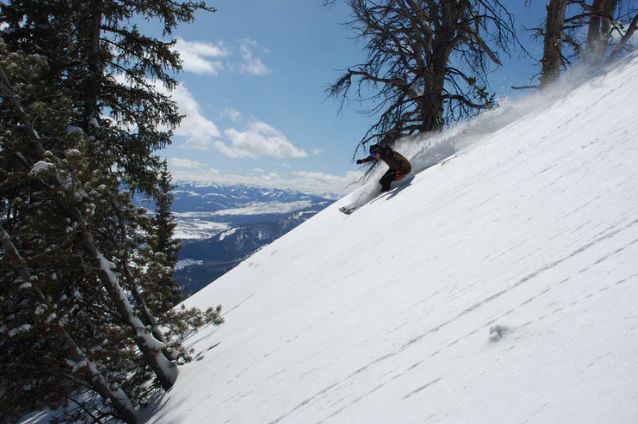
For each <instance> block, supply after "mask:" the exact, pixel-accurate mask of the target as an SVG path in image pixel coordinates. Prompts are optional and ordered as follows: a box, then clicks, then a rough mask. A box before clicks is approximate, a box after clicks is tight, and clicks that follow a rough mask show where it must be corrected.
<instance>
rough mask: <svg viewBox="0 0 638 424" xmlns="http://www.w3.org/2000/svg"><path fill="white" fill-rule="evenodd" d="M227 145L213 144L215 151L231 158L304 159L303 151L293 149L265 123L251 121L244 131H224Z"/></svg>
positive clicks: (305, 155)
mask: <svg viewBox="0 0 638 424" xmlns="http://www.w3.org/2000/svg"><path fill="white" fill-rule="evenodd" d="M224 135H225V136H226V137H227V138H228V140H229V144H227V143H224V142H222V141H216V142H215V143H214V146H215V149H217V151H219V152H220V153H223V154H224V155H226V156H228V157H231V158H251V159H257V158H260V157H262V156H270V157H275V158H280V159H283V158H305V157H307V156H308V153H306V152H305V151H304V150H303V149H299V148H297V147H295V146H294V145H293V144H292V143H291V142H290V141H288V139H287V138H286V136H285V135H284V134H283V133H282V132H281V131H279V130H277V129H276V128H273V127H271V126H270V125H268V124H266V123H265V122H259V121H253V122H250V123H249V124H248V128H246V130H245V131H238V130H236V129H234V128H231V129H228V130H226V131H224Z"/></svg>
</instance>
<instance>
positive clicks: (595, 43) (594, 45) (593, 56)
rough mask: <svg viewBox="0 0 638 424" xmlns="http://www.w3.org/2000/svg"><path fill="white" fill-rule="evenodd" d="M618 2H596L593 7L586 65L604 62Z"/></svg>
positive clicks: (588, 33)
mask: <svg viewBox="0 0 638 424" xmlns="http://www.w3.org/2000/svg"><path fill="white" fill-rule="evenodd" d="M617 6H618V0H594V2H593V3H592V5H591V12H590V17H589V25H588V27H587V44H586V48H585V51H584V61H585V63H588V64H591V65H595V64H598V63H600V62H602V60H603V58H604V56H605V53H606V51H607V47H608V46H609V41H610V39H611V32H612V28H613V25H612V23H613V14H614V11H615V10H616V7H617Z"/></svg>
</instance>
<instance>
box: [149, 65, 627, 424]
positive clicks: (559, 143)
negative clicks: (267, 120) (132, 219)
mask: <svg viewBox="0 0 638 424" xmlns="http://www.w3.org/2000/svg"><path fill="white" fill-rule="evenodd" d="M636 93H638V60H636V59H634V60H632V61H626V62H625V63H623V64H622V65H621V66H619V67H618V69H616V70H613V71H610V72H608V73H606V74H604V75H601V76H598V77H596V78H594V79H592V80H591V81H589V82H586V83H584V84H581V85H579V86H575V87H571V88H570V89H568V90H565V91H562V92H560V91H558V92H556V93H554V95H553V97H552V96H548V97H534V98H532V99H530V100H529V101H527V102H522V103H518V104H517V105H510V106H509V107H506V108H504V109H501V110H500V111H495V112H494V113H492V114H488V115H485V116H483V117H480V118H479V119H478V120H477V121H474V122H472V123H469V124H468V125H466V126H463V127H459V128H456V129H453V130H451V131H449V132H446V133H444V134H441V135H439V136H437V137H436V138H437V140H447V142H449V143H452V144H454V145H455V146H459V147H460V146H463V145H465V148H464V149H461V150H460V151H458V152H457V153H456V155H455V156H453V157H451V158H449V160H447V161H445V162H443V163H442V164H440V165H436V166H432V167H429V168H428V169H426V170H425V171H422V172H420V173H418V174H417V175H416V178H415V179H414V180H413V181H412V182H411V184H409V185H407V186H405V187H404V188H402V189H401V190H396V191H394V192H392V193H390V194H388V195H384V196H380V197H377V198H376V199H374V200H372V201H371V202H369V203H368V204H366V205H365V206H363V207H362V208H361V209H359V210H357V211H356V212H355V213H354V214H353V215H350V216H345V215H343V214H341V213H340V212H339V211H338V208H339V207H340V206H342V205H346V204H349V203H351V202H353V201H354V200H355V198H356V197H360V196H362V195H363V194H364V192H365V191H366V190H369V189H368V187H363V188H362V189H360V190H359V191H358V192H355V193H353V194H351V195H349V196H347V197H346V198H344V199H342V200H340V201H338V202H336V203H335V204H334V205H332V206H330V207H328V208H326V209H325V210H323V211H322V212H320V213H319V214H317V215H316V216H315V217H313V218H312V219H310V220H308V221H306V222H305V223H303V224H302V225H300V226H299V227H297V228H296V229H294V230H293V231H291V232H289V233H288V234H286V235H285V236H283V237H282V238H280V239H278V240H277V241H275V242H273V243H272V244H270V245H269V246H267V247H266V248H264V249H261V250H259V251H258V252H257V253H256V254H255V255H253V256H252V257H251V258H249V259H248V260H246V261H244V262H243V263H242V264H241V265H239V266H237V267H236V268H234V269H233V270H232V271H231V272H229V273H227V274H226V275H224V276H223V277H222V278H220V279H219V280H217V281H216V282H215V284H211V285H209V286H208V287H206V288H205V289H203V290H202V291H200V292H199V293H197V294H196V295H194V296H193V297H191V298H190V299H188V300H187V301H186V304H187V305H192V306H200V307H208V306H214V305H217V304H219V303H221V304H223V306H224V308H225V311H226V313H225V319H226V323H225V324H224V325H223V326H222V327H220V328H214V329H213V328H207V329H204V330H202V331H200V332H199V333H198V334H196V335H194V336H193V337H192V338H191V339H190V340H189V341H188V344H189V345H190V346H191V347H192V348H193V349H194V351H195V355H196V360H195V361H193V362H192V363H190V364H188V365H186V366H184V367H182V368H181V371H180V376H179V379H178V381H177V384H176V385H175V387H173V389H171V391H170V392H168V393H166V394H165V395H164V397H163V398H162V399H160V400H159V401H158V403H157V404H156V405H155V406H154V407H153V408H150V409H149V410H148V411H147V413H148V415H149V419H148V422H149V423H162V424H163V423H194V424H197V423H210V422H219V423H345V422H349V423H475V424H481V423H525V422H528V423H549V422H552V423H553V422H556V423H562V424H569V423H574V424H576V423H579V424H582V423H592V424H593V423H615V424H633V423H636V422H638V384H636V376H638V361H637V360H636V355H637V354H638V312H637V311H638V309H637V308H636V299H637V298H638V260H637V258H638V166H637V165H636V164H637V163H638V142H637V140H638V120H637V119H636V112H637V110H638V105H637V104H636V98H635V96H636ZM430 142H431V140H430ZM424 143H426V142H421V143H420V142H418V141H413V142H412V146H414V149H416V150H414V149H413V150H410V149H409V148H408V147H406V146H407V145H406V146H403V149H404V150H403V152H404V153H406V154H410V153H412V156H411V157H412V158H413V159H414V161H415V162H419V157H418V154H419V152H420V151H425V150H426V149H425V147H424V146H425V144H424Z"/></svg>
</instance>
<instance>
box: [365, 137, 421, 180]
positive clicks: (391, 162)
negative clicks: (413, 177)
mask: <svg viewBox="0 0 638 424" xmlns="http://www.w3.org/2000/svg"><path fill="white" fill-rule="evenodd" d="M379 160H382V161H384V162H385V163H386V164H388V166H389V167H390V169H389V170H388V172H386V173H385V174H384V175H383V177H381V179H380V180H379V184H381V191H382V192H384V191H388V190H390V184H391V183H392V182H393V181H399V180H400V179H401V178H403V177H404V176H406V175H407V174H409V173H410V171H411V170H412V166H411V165H410V161H409V160H407V159H406V158H405V157H404V156H403V155H401V154H399V153H397V152H395V151H394V150H392V149H391V148H389V147H388V146H383V145H381V144H373V145H372V146H370V156H368V157H367V158H365V159H357V165H361V164H363V163H368V162H373V161H374V162H378V161H379Z"/></svg>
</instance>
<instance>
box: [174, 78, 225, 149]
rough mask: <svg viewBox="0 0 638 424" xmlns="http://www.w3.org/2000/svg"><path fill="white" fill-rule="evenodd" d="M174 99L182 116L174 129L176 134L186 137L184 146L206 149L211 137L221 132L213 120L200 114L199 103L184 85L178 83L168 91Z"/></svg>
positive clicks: (210, 142) (211, 139) (209, 146)
mask: <svg viewBox="0 0 638 424" xmlns="http://www.w3.org/2000/svg"><path fill="white" fill-rule="evenodd" d="M170 96H171V97H172V98H173V100H175V102H176V103H177V106H178V108H179V112H180V113H181V114H183V115H185V116H184V119H182V122H181V124H180V126H179V127H178V128H177V129H176V130H175V134H176V135H181V136H184V137H186V142H185V143H184V147H189V148H192V149H199V150H208V149H211V148H212V147H213V139H215V138H218V137H220V136H221V133H220V131H219V129H218V128H217V126H216V125H215V124H214V123H213V121H211V120H209V119H208V118H206V117H205V116H204V115H202V113H201V110H200V107H199V103H197V100H195V98H194V97H193V95H192V93H191V92H190V91H188V89H187V88H186V87H184V85H182V84H179V85H178V86H177V87H175V90H173V91H172V92H170Z"/></svg>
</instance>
